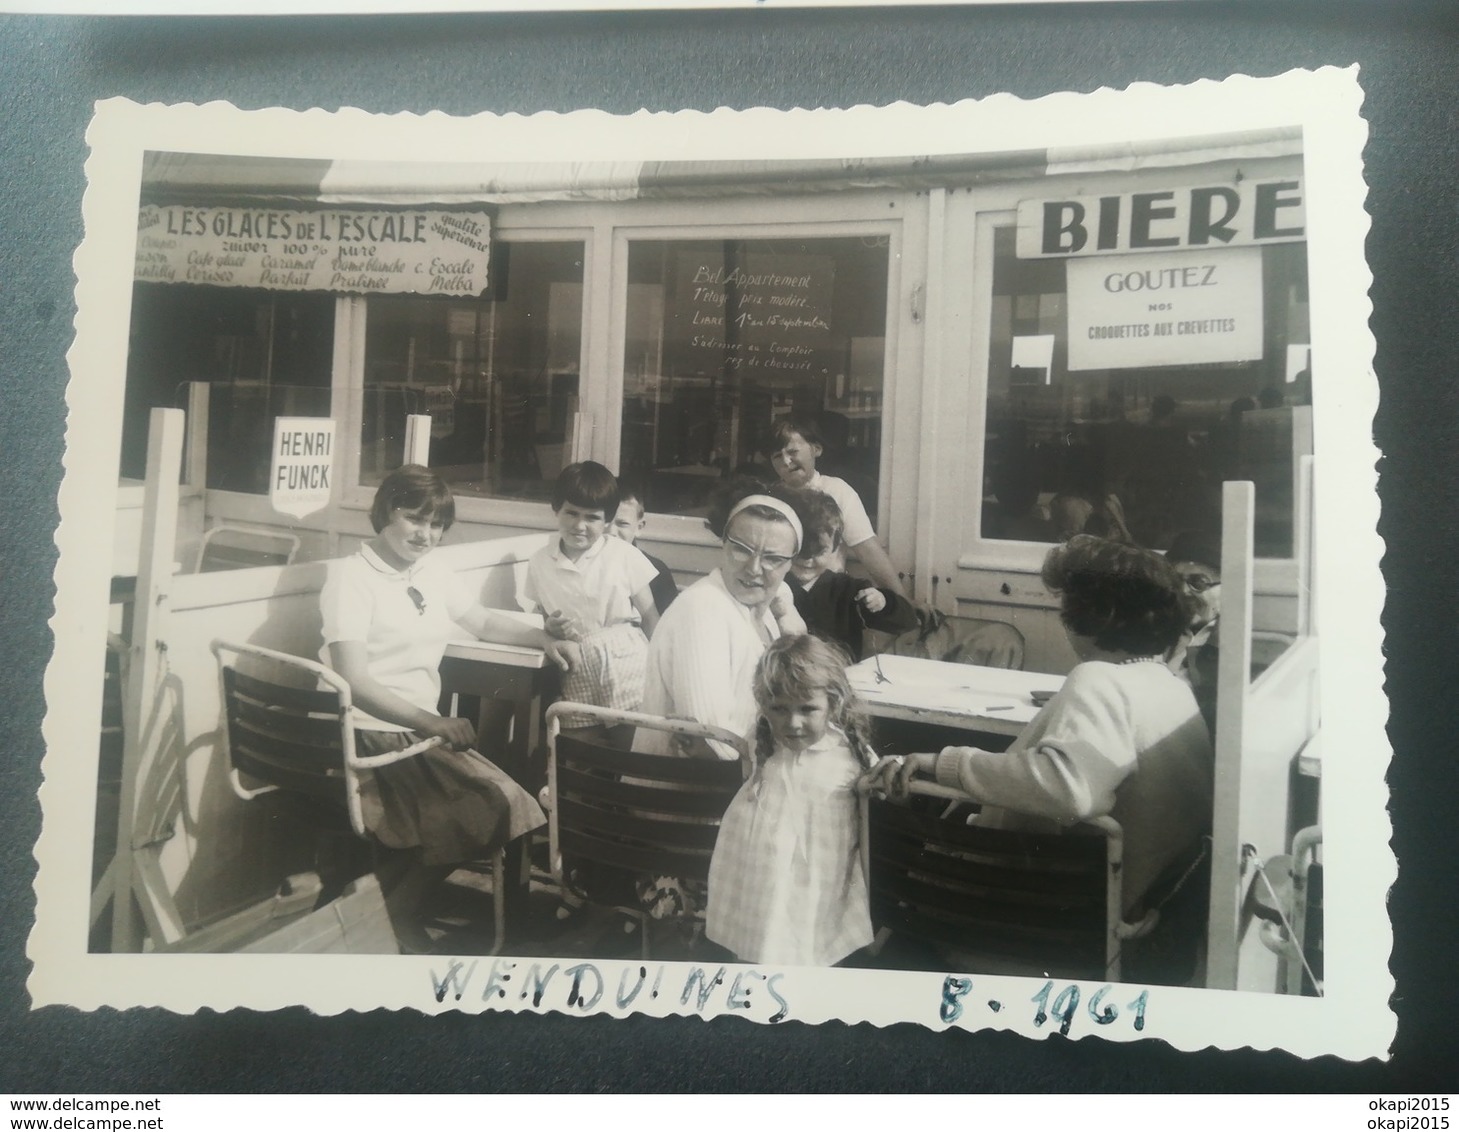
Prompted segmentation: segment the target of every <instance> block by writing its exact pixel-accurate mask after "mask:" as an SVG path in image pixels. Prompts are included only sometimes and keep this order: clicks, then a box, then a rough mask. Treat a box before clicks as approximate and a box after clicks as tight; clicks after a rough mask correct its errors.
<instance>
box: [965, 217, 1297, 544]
mask: <svg viewBox="0 0 1459 1132" xmlns="http://www.w3.org/2000/svg"><path fill="white" fill-rule="evenodd" d="M993 238H994V266H993V301H992V322H991V328H990V330H991V332H990V336H989V357H988V412H987V427H986V436H985V441H986V444H985V449H984V451H985V453H986V458H985V465H984V504H983V513H982V533H983V537H984V538H993V539H1016V540H1025V541H1032V542H1053V541H1058V540H1061V539H1063V538H1066V537H1068V536H1069V535H1070V534H1071V533H1074V532H1076V531H1078V530H1088V531H1091V532H1093V533H1109V534H1113V535H1115V536H1118V537H1128V538H1130V539H1132V540H1134V541H1135V542H1138V543H1140V544H1142V545H1145V546H1150V547H1155V548H1164V547H1166V546H1168V545H1169V542H1170V540H1171V539H1172V538H1173V537H1174V536H1175V535H1176V534H1178V533H1179V532H1182V531H1186V530H1203V531H1216V530H1219V527H1220V506H1221V484H1222V483H1223V482H1224V481H1227V480H1252V481H1254V482H1255V484H1256V499H1257V519H1256V552H1257V554H1258V555H1259V556H1262V557H1287V556H1290V554H1291V553H1292V506H1293V487H1292V484H1293V463H1294V457H1293V451H1294V447H1301V445H1302V443H1303V439H1302V438H1303V429H1302V428H1300V427H1294V410H1295V409H1297V408H1298V407H1299V406H1304V405H1310V404H1311V397H1312V378H1311V372H1310V366H1309V360H1310V351H1309V348H1308V343H1309V342H1310V341H1311V339H1310V336H1309V331H1308V312H1307V259H1306V245H1305V244H1304V243H1301V242H1296V243H1282V244H1270V245H1266V246H1261V247H1247V248H1233V249H1221V250H1218V251H1213V252H1203V253H1200V257H1198V258H1201V259H1202V263H1203V264H1204V265H1208V264H1209V263H1217V264H1218V265H1219V268H1220V271H1221V272H1222V273H1223V277H1227V278H1230V277H1232V276H1234V277H1235V278H1236V279H1237V280H1238V283H1237V285H1236V286H1237V287H1238V288H1239V291H1240V303H1239V304H1238V307H1239V309H1237V310H1234V311H1232V312H1222V311H1220V310H1218V311H1217V312H1216V315H1217V317H1213V318H1209V319H1204V320H1182V319H1180V318H1179V316H1177V317H1175V318H1170V317H1168V316H1166V315H1165V313H1164V312H1165V311H1166V310H1168V309H1171V308H1169V306H1168V305H1167V300H1168V299H1170V298H1171V295H1170V291H1169V289H1168V288H1169V287H1171V286H1172V285H1179V284H1182V283H1184V284H1189V285H1191V286H1195V285H1197V284H1200V283H1201V282H1202V281H1206V280H1207V279H1208V277H1207V276H1206V274H1205V270H1206V268H1205V266H1201V267H1200V268H1199V270H1196V271H1195V272H1190V271H1187V270H1186V263H1185V261H1184V260H1181V261H1179V266H1178V267H1177V268H1176V269H1175V273H1174V274H1172V273H1171V270H1170V269H1168V268H1165V267H1162V266H1161V262H1162V260H1163V261H1164V262H1166V263H1176V262H1177V260H1176V259H1175V258H1172V257H1178V256H1182V255H1184V256H1190V255H1191V253H1188V252H1185V253H1170V257H1159V256H1155V255H1140V256H1128V257H1120V256H1111V257H1105V258H1103V259H1102V260H1100V261H1099V262H1098V263H1094V262H1093V261H1085V264H1086V265H1088V266H1086V265H1081V264H1077V263H1076V261H1074V260H1066V259H1019V258H1017V257H1016V255H1015V228H1014V227H1012V226H1008V227H1001V228H998V229H996V230H995V231H994V233H993ZM1192 262H1194V261H1192ZM1152 265H1153V266H1152ZM1228 268H1229V272H1228ZM1080 271H1084V272H1086V274H1088V275H1089V278H1090V279H1091V281H1092V283H1091V289H1093V290H1095V291H1097V292H1099V293H1101V294H1103V293H1118V292H1119V290H1120V289H1121V288H1125V287H1128V288H1129V289H1130V290H1135V289H1139V290H1140V292H1141V293H1140V294H1139V296H1138V301H1137V302H1135V303H1132V304H1130V305H1128V306H1127V307H1126V308H1124V309H1127V310H1138V311H1139V312H1140V314H1139V316H1138V319H1134V318H1126V317H1122V316H1118V315H1117V316H1116V317H1114V318H1112V319H1109V320H1106V321H1101V320H1100V318H1099V317H1098V316H1097V315H1096V316H1095V317H1094V318H1093V319H1091V318H1089V317H1086V316H1087V314H1088V311H1087V310H1082V309H1071V308H1075V307H1079V306H1081V304H1083V305H1086V306H1087V305H1090V304H1091V300H1089V299H1088V298H1087V297H1086V296H1085V295H1084V294H1082V293H1080V292H1079V291H1078V290H1077V289H1078V288H1079V287H1083V286H1085V285H1086V284H1084V283H1082V282H1081V281H1080V280H1081V277H1080V276H1079V274H1078V273H1079V272H1080ZM1162 272H1163V273H1164V274H1162ZM1071 280H1073V281H1074V282H1072V283H1071ZM1162 286H1164V287H1165V288H1167V289H1166V290H1164V291H1162ZM1114 309H1116V310H1119V309H1121V308H1117V307H1116V308H1114ZM1225 313H1230V314H1231V315H1232V317H1229V318H1226V317H1221V316H1222V315H1223V314H1225ZM1238 323H1239V324H1240V325H1238ZM1071 326H1074V327H1076V328H1077V329H1076V331H1075V332H1073V333H1071V330H1070V327H1071ZM1222 333H1227V334H1229V336H1230V337H1231V339H1232V343H1231V344H1228V343H1223V342H1213V341H1211V338H1212V337H1213V336H1214V335H1217V334H1222ZM1240 334H1244V335H1245V338H1246V341H1245V343H1244V344H1235V339H1236V338H1237V337H1238V336H1239V335H1240ZM1203 336H1204V338H1205V339H1206V340H1205V341H1199V342H1198V341H1197V340H1198V339H1199V338H1202V337H1203ZM1159 338H1168V339H1169V344H1168V346H1167V345H1166V344H1163V343H1162V344H1161V346H1160V347H1159V348H1160V349H1164V350H1165V352H1166V353H1167V354H1171V353H1172V352H1173V357H1174V360H1173V361H1172V362H1169V363H1165V364H1149V361H1148V359H1149V357H1150V356H1151V354H1150V351H1151V350H1152V349H1155V348H1156V347H1152V345H1151V343H1152V342H1153V341H1154V340H1156V339H1159ZM1071 350H1072V351H1073V353H1072V356H1071ZM1183 350H1184V351H1189V353H1188V354H1185V355H1182V351H1183ZM1223 351H1225V352H1226V353H1227V354H1228V357H1227V358H1226V359H1225V360H1222V359H1220V358H1217V359H1214V360H1211V359H1210V355H1211V354H1220V353H1222V352H1223ZM1203 353H1204V355H1205V356H1204V357H1202V354H1203ZM1183 356H1191V357H1201V360H1199V361H1192V362H1190V363H1183V361H1182V357H1183Z"/></svg>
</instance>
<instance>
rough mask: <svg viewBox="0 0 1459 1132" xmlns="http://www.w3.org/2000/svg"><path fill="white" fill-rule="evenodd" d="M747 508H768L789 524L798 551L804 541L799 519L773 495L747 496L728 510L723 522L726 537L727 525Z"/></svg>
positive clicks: (789, 507) (785, 504)
mask: <svg viewBox="0 0 1459 1132" xmlns="http://www.w3.org/2000/svg"><path fill="white" fill-rule="evenodd" d="M748 507H768V508H770V510H772V511H774V512H775V513H776V514H777V515H779V516H780V517H781V518H783V519H784V520H785V521H786V522H787V523H789V524H790V529H791V530H793V531H794V532H795V549H796V550H799V549H800V545H801V543H803V542H804V541H805V531H804V530H803V529H802V528H801V525H800V517H799V516H798V515H796V513H795V511H794V510H793V509H792V508H791V506H790V505H789V504H788V503H782V502H781V501H780V500H779V499H776V498H775V497H774V496H773V495H747V496H745V498H743V499H741V500H740V501H739V502H738V503H736V504H735V505H734V506H733V507H732V508H730V513H729V515H728V517H726V519H725V521H724V529H725V535H726V537H728V535H729V525H730V523H731V522H733V521H734V517H735V516H736V515H738V514H739V513H740V512H741V511H743V510H745V509H746V508H748Z"/></svg>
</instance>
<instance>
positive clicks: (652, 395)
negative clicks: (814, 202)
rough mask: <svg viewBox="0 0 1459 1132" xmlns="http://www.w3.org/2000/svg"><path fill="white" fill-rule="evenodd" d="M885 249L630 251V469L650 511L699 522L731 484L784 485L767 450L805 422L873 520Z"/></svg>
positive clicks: (736, 245) (858, 242)
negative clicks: (791, 421)
mask: <svg viewBox="0 0 1459 1132" xmlns="http://www.w3.org/2000/svg"><path fill="white" fill-rule="evenodd" d="M888 254H889V252H888V241H887V238H886V237H885V236H880V237H878V236H870V237H854V236H853V237H841V238H835V239H787V240H640V241H635V242H634V243H632V244H631V245H630V247H629V254H628V325H627V336H626V342H625V346H624V357H623V434H622V468H621V471H622V473H623V475H624V476H625V477H628V478H629V479H630V480H631V482H634V483H636V484H641V485H643V488H642V490H644V491H645V492H646V493H647V495H648V507H649V510H651V511H656V512H660V513H664V514H674V515H702V514H704V511H705V509H706V504H707V501H708V498H709V495H710V493H711V491H712V490H713V488H714V485H715V483H716V482H717V481H718V480H719V479H721V478H722V477H724V476H726V475H730V474H733V473H736V472H740V471H752V472H754V473H756V474H759V475H762V476H765V477H767V478H773V477H774V473H773V471H772V470H771V468H770V464H769V462H768V460H767V459H766V458H765V456H764V454H763V452H762V448H763V446H764V443H765V441H766V439H767V437H768V434H769V429H770V425H771V422H772V421H773V420H774V419H775V418H776V417H777V416H781V415H783V414H786V413H795V414H796V415H797V416H810V417H813V418H814V419H815V421H816V423H817V425H818V426H819V427H820V430H821V434H822V436H823V438H824V439H825V442H826V443H825V452H824V454H823V455H822V457H821V458H820V459H819V460H818V461H817V470H818V471H822V472H825V473H828V474H831V475H836V476H840V477H841V478H842V479H845V480H847V481H848V482H849V483H850V484H851V485H852V486H853V487H854V488H856V490H857V492H858V493H859V494H860V496H861V498H862V500H863V501H864V502H865V503H866V506H867V510H868V511H869V512H871V514H872V519H873V521H875V517H876V516H875V511H876V502H877V488H878V474H879V467H880V453H881V407H882V389H883V384H884V380H885V373H884V365H885V355H886V308H887V266H888Z"/></svg>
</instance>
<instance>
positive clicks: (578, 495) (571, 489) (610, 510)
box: [552, 460, 621, 519]
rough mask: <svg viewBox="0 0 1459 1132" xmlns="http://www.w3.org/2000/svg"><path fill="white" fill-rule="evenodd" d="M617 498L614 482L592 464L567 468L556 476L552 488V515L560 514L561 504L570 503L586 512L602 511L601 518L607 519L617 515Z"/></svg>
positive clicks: (572, 465)
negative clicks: (554, 513)
mask: <svg viewBox="0 0 1459 1132" xmlns="http://www.w3.org/2000/svg"><path fill="white" fill-rule="evenodd" d="M620 498H621V496H620V494H619V489H618V478H617V477H616V476H614V474H613V473H612V472H610V471H609V470H608V469H607V468H605V467H603V465H602V464H600V463H598V462H597V461H596V460H584V461H582V463H580V464H569V465H568V466H567V467H565V468H563V469H562V471H560V472H558V473H557V480H556V482H555V483H553V485H552V509H553V510H554V511H560V510H562V505H563V504H564V503H571V504H572V505H573V506H574V507H584V508H586V509H587V510H589V511H602V512H603V515H604V517H605V518H608V519H611V518H613V516H614V515H615V514H617V513H618V501H619V499H620Z"/></svg>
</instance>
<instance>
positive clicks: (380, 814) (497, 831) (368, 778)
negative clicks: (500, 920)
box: [355, 731, 547, 865]
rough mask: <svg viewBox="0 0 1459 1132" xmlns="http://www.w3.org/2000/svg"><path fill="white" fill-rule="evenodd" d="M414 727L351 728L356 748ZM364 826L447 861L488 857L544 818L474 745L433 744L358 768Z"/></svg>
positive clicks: (371, 747) (385, 840) (399, 845)
mask: <svg viewBox="0 0 1459 1132" xmlns="http://www.w3.org/2000/svg"><path fill="white" fill-rule="evenodd" d="M423 738H425V736H423V735H420V734H419V733H417V732H414V731H356V732H355V748H356V750H357V751H358V753H359V754H360V755H361V756H370V755H383V754H386V753H388V752H390V751H398V750H401V749H402V748H404V747H408V746H410V745H411V744H412V743H417V742H419V741H420V740H421V739H423ZM360 808H361V812H362V815H363V817H364V821H365V829H366V830H367V831H368V832H369V833H370V834H371V836H373V837H374V838H375V840H376V841H378V842H379V843H380V844H381V845H384V846H386V847H388V848H391V849H417V848H418V849H420V851H421V862H422V863H423V864H427V865H450V864H458V863H462V862H466V861H475V860H480V859H482V858H485V857H489V856H490V855H491V854H492V853H494V852H495V851H496V850H498V849H500V848H501V847H502V846H504V845H505V844H506V843H507V842H509V841H511V840H513V839H514V838H517V837H520V836H522V834H524V833H530V832H531V831H532V830H534V829H537V828H538V827H539V826H541V825H543V824H545V823H546V821H547V819H546V817H544V816H543V813H542V808H541V807H540V806H538V805H537V803H536V801H535V800H534V799H533V798H532V796H531V795H530V794H528V793H527V792H526V791H525V790H523V789H522V788H521V787H520V786H518V785H517V784H516V782H514V781H513V780H512V778H511V777H510V776H509V775H508V774H507V773H506V772H505V771H503V770H501V769H500V768H498V767H497V766H496V765H494V764H493V763H492V762H490V761H489V760H488V759H486V758H484V757H483V756H481V755H480V754H478V753H477V752H476V751H472V750H464V751H463V750H456V749H454V748H451V747H447V746H444V745H441V746H436V747H432V748H430V749H429V750H426V751H423V752H421V753H420V754H418V755H415V756H413V757H412V758H408V759H402V760H401V761H400V762H398V763H392V764H391V765H390V766H383V767H379V768H378V769H376V770H366V771H362V772H361V773H360Z"/></svg>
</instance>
